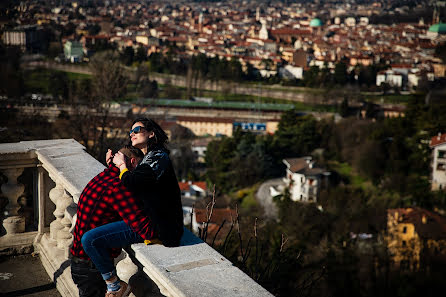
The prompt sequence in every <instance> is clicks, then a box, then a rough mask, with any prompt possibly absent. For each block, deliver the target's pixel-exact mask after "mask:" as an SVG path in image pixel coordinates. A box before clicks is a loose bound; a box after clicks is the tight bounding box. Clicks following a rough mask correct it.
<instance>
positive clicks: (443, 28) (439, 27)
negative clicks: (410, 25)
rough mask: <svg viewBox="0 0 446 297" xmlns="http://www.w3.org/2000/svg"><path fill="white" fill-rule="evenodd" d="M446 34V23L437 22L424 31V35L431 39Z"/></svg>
mask: <svg viewBox="0 0 446 297" xmlns="http://www.w3.org/2000/svg"><path fill="white" fill-rule="evenodd" d="M445 34H446V24H445V23H438V24H434V25H432V26H430V27H429V30H428V31H427V33H426V36H427V37H429V38H432V39H435V38H437V37H439V36H441V35H445Z"/></svg>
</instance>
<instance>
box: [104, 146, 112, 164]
mask: <svg viewBox="0 0 446 297" xmlns="http://www.w3.org/2000/svg"><path fill="white" fill-rule="evenodd" d="M112 159H113V152H112V150H111V149H108V151H107V153H106V154H105V162H106V163H107V166H109V165H110V163H111V161H112Z"/></svg>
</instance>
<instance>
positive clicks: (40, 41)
mask: <svg viewBox="0 0 446 297" xmlns="http://www.w3.org/2000/svg"><path fill="white" fill-rule="evenodd" d="M2 39H3V44H4V45H6V46H18V47H20V49H21V50H22V51H23V52H25V51H26V52H30V53H37V52H40V51H42V50H45V49H46V47H47V45H48V40H47V38H46V34H45V32H44V30H43V29H42V27H40V26H36V25H32V26H20V27H16V28H14V29H12V30H7V31H5V32H4V33H3V38H2Z"/></svg>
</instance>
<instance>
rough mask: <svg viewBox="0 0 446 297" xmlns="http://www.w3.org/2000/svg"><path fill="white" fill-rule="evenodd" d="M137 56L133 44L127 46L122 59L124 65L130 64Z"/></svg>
mask: <svg viewBox="0 0 446 297" xmlns="http://www.w3.org/2000/svg"><path fill="white" fill-rule="evenodd" d="M134 58H135V50H134V49H133V47H131V46H127V47H126V48H125V49H124V51H123V52H122V54H121V61H122V63H124V65H127V66H130V65H132V63H133V60H134Z"/></svg>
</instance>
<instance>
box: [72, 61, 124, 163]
mask: <svg viewBox="0 0 446 297" xmlns="http://www.w3.org/2000/svg"><path fill="white" fill-rule="evenodd" d="M90 69H91V72H92V79H91V81H84V82H81V83H78V84H73V85H71V86H70V90H69V98H70V103H71V106H72V113H71V114H72V115H73V117H74V119H73V120H71V121H70V123H71V124H70V125H71V126H72V127H73V130H74V131H73V133H74V134H75V135H77V136H78V138H79V139H80V140H81V141H82V142H83V143H84V145H85V147H86V149H87V151H88V152H89V153H91V154H92V155H93V156H94V157H96V158H100V157H101V156H102V155H103V153H104V151H105V147H104V145H105V140H106V139H105V138H106V132H107V127H108V126H109V123H108V122H109V116H110V108H111V105H112V103H113V102H117V101H119V99H120V98H122V96H124V95H125V94H126V91H127V83H128V76H127V75H126V73H125V71H124V68H123V67H122V65H121V64H120V63H119V61H118V56H117V54H115V53H113V52H102V53H98V54H96V55H95V56H94V57H93V58H92V59H91V62H90Z"/></svg>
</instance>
